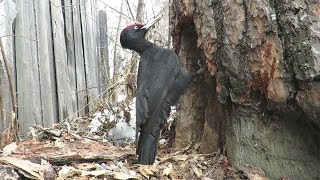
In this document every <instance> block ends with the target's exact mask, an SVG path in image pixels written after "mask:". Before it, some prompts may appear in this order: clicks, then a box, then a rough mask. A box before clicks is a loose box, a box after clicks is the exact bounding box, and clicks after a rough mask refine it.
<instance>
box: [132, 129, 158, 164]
mask: <svg viewBox="0 0 320 180" xmlns="http://www.w3.org/2000/svg"><path fill="white" fill-rule="evenodd" d="M143 136H145V137H143ZM142 138H145V139H144V141H142ZM139 142H144V143H143V145H142V144H139V145H138V148H137V154H138V162H137V163H138V164H147V165H151V164H153V163H154V160H155V158H156V154H157V142H158V138H157V137H155V136H154V135H153V134H151V133H150V134H147V135H141V134H140V137H139Z"/></svg>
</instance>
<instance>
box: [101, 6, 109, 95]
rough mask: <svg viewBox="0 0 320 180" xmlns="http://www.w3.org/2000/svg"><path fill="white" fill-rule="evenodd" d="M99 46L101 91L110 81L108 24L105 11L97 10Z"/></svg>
mask: <svg viewBox="0 0 320 180" xmlns="http://www.w3.org/2000/svg"><path fill="white" fill-rule="evenodd" d="M98 20H99V45H100V46H99V47H98V52H99V55H100V60H99V70H100V73H99V75H100V76H101V78H99V80H100V79H101V81H102V82H101V83H99V84H100V86H99V87H100V93H101V92H103V91H104V90H105V89H107V88H108V86H109V81H110V67H109V51H108V26H107V14H106V12H105V11H103V10H100V11H99V17H98Z"/></svg>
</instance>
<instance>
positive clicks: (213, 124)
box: [171, 0, 320, 179]
mask: <svg viewBox="0 0 320 180" xmlns="http://www.w3.org/2000/svg"><path fill="white" fill-rule="evenodd" d="M171 8H172V11H171V12H172V19H173V24H172V35H173V43H174V48H175V50H176V51H177V53H178V55H179V57H180V60H181V61H182V64H183V65H184V66H185V67H186V69H187V70H188V71H189V72H193V71H194V69H195V68H196V60H197V59H198V58H201V59H203V61H205V62H206V65H207V72H205V74H204V76H205V78H204V80H203V81H200V82H199V81H198V82H195V83H193V85H192V88H191V89H190V90H189V91H188V92H187V93H186V95H185V96H184V97H183V98H182V99H181V102H180V105H179V107H180V108H181V109H182V111H180V112H181V115H180V118H179V120H178V122H177V128H176V134H177V135H176V144H175V145H176V147H177V148H181V147H183V146H185V145H187V144H189V143H190V142H191V141H193V140H199V141H201V151H203V152H210V151H217V149H218V148H222V149H223V148H224V147H225V150H226V152H227V156H228V158H229V160H230V162H231V163H232V165H234V166H236V167H241V166H242V165H244V164H252V165H254V166H258V167H261V168H262V169H263V170H265V172H266V173H267V175H268V176H269V177H270V178H271V179H279V178H281V177H289V178H290V179H316V178H318V177H319V176H320V172H319V168H320V160H319V159H320V156H319V153H318V152H319V150H320V144H319V142H320V140H319V129H320V103H319V102H320V93H319V92H320V81H319V80H320V78H319V77H320V52H319V51H320V27H319V23H320V3H319V1H317V0H293V1H288V0H280V1H273V0H270V1H269V0H259V1H258V0H252V1H250V0H229V1H216V0H212V1H191V0H173V3H172V6H171ZM194 124H197V125H196V126H195V125H194Z"/></svg>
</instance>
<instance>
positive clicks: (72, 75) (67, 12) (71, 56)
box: [63, 0, 78, 115]
mask: <svg viewBox="0 0 320 180" xmlns="http://www.w3.org/2000/svg"><path fill="white" fill-rule="evenodd" d="M64 6H65V7H64V8H63V12H64V20H65V36H66V37H65V38H66V47H67V56H68V64H67V66H68V77H69V83H68V84H69V87H70V89H69V94H70V98H71V108H72V109H71V110H72V112H76V111H77V96H76V91H77V87H76V61H75V52H74V51H75V50H74V37H73V23H72V12H73V6H72V4H71V0H65V1H64ZM75 115H78V113H76V114H75Z"/></svg>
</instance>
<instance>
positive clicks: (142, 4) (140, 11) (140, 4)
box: [136, 0, 146, 23]
mask: <svg viewBox="0 0 320 180" xmlns="http://www.w3.org/2000/svg"><path fill="white" fill-rule="evenodd" d="M145 6H146V3H145V2H144V0H139V1H138V7H137V16H136V20H137V21H138V22H140V23H142V22H143V15H144V10H145Z"/></svg>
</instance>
